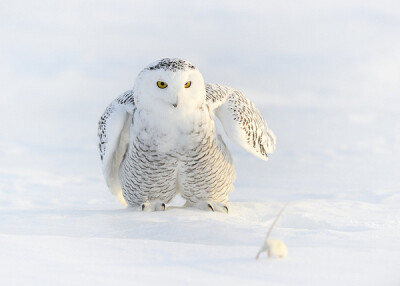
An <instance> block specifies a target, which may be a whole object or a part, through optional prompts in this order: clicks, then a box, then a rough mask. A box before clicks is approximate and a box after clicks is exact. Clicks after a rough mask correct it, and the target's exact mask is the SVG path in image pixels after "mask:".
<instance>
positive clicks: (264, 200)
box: [0, 1, 400, 286]
mask: <svg viewBox="0 0 400 286" xmlns="http://www.w3.org/2000/svg"><path fill="white" fill-rule="evenodd" d="M339 2H340V1H339ZM367 2H368V1H367ZM15 3H17V2H15ZM15 3H14V4H7V5H3V4H1V6H2V7H1V9H0V18H1V19H2V20H3V22H4V23H5V24H6V25H1V26H0V28H1V29H0V32H1V38H2V40H3V42H4V43H7V45H2V46H1V47H0V49H1V54H0V62H1V65H0V75H1V76H2V79H3V81H2V84H1V86H0V99H1V104H0V109H1V110H0V111H1V112H0V269H1V270H0V282H1V284H2V285H110V284H117V283H120V284H122V283H124V284H128V283H129V284H133V285H136V284H144V283H147V284H148V285H158V284H163V285H182V284H184V283H185V282H189V283H190V284H193V285H204V284H219V285H228V284H230V285H390V286H397V285H400V272H399V269H400V244H399V241H400V175H399V174H400V132H399V131H400V98H399V94H400V84H399V78H400V68H399V67H400V55H399V52H398V51H399V50H400V38H399V37H398V35H399V31H400V22H399V19H400V15H398V11H400V9H395V7H397V8H398V4H396V2H390V1H387V2H380V4H379V5H378V4H374V3H372V2H371V3H366V1H360V2H358V1H350V2H349V1H347V2H343V3H341V4H340V3H339V4H337V3H336V1H335V3H336V4H335V3H333V2H332V3H330V4H321V3H320V1H306V2H305V3H306V4H305V6H304V7H303V6H300V4H297V6H293V5H295V4H293V5H286V4H284V3H283V4H273V2H268V1H267V2H265V1H264V2H263V3H264V4H260V3H255V2H252V1H250V2H249V3H247V1H246V5H244V4H240V3H239V2H238V3H236V2H235V1H233V2H232V1H225V2H223V1H222V2H221V3H220V4H213V2H210V3H206V2H204V3H206V4H204V5H203V4H202V5H200V4H195V3H193V5H186V4H185V5H183V6H182V7H181V5H180V4H179V1H172V2H171V4H170V5H169V6H163V5H161V3H162V2H160V3H158V2H157V1H149V2H148V3H147V2H146V4H140V5H139V4H132V3H133V2H132V3H122V2H121V3H119V5H116V4H113V5H112V6H110V5H109V3H107V2H99V3H97V4H96V5H98V6H96V7H95V8H94V7H92V6H91V5H92V4H91V3H89V2H88V3H86V2H82V1H76V2H74V1H69V4H65V6H62V5H61V4H60V5H58V4H54V3H55V2H48V3H47V2H46V1H43V2H41V3H40V4H35V5H37V6H35V7H33V6H32V7H31V6H30V5H33V4H32V3H33V2H32V3H31V2H26V3H22V4H21V5H19V4H15ZM82 3H83V4H82ZM248 4H249V5H248ZM250 4H252V5H250ZM258 4H260V5H261V6H260V5H258ZM396 5H397V6H396ZM22 7H23V8H22ZM311 7H312V8H311ZM182 8H184V9H187V13H188V14H186V15H181V14H179V13H177V12H176V11H179V9H182ZM396 13H397V14H396ZM149 14H150V15H152V17H150V16H149ZM132 15H134V17H133V16H132ZM203 18H204V19H205V21H200V19H203ZM237 19H242V20H243V21H242V22H240V21H239V22H238V21H237ZM198 23H202V24H201V25H200V24H198ZM144 27H145V28H144ZM160 27H163V28H165V29H163V33H159V30H160ZM156 35H157V36H156ZM179 35H180V36H179ZM182 35H185V38H181V36H182ZM204 35H207V37H205V36H204ZM205 39H206V40H205ZM207 39H209V41H208V40H207ZM238 39H240V40H238ZM116 43H117V44H116ZM227 47H229V49H228V51H226V49H227ZM163 56H179V57H182V58H185V59H188V60H191V61H192V62H193V63H194V64H195V65H197V66H198V67H199V68H200V70H201V71H202V72H203V74H204V76H205V79H206V81H207V82H219V83H223V84H229V85H231V86H234V87H236V88H239V89H241V90H242V91H243V92H244V93H245V94H247V95H248V97H249V98H250V99H251V100H253V102H254V103H255V104H256V105H257V106H258V107H259V108H260V110H261V112H262V114H263V115H264V117H265V118H266V120H267V122H268V124H269V126H270V127H271V129H272V130H273V131H274V132H275V134H276V136H277V138H278V141H277V150H276V152H275V153H274V154H273V155H271V157H270V161H268V162H262V161H261V160H258V159H257V158H255V157H253V156H251V155H250V154H247V153H246V152H245V151H244V150H242V149H240V148H239V147H237V146H235V145H233V144H232V143H230V142H228V145H229V147H230V148H231V149H232V153H233V157H234V160H235V165H236V171H237V181H236V184H235V190H234V192H233V193H232V194H231V201H232V206H231V209H230V214H229V215H224V214H221V213H208V212H204V211H199V210H196V209H179V208H169V209H167V211H165V212H157V213H137V212H132V211H130V210H126V209H123V208H122V206H121V205H119V203H118V202H117V200H116V199H115V198H114V197H112V196H111V194H110V193H109V192H108V190H107V188H106V186H105V183H104V181H103V179H102V175H101V171H100V160H99V158H98V154H97V145H96V144H97V142H96V131H97V130H96V128H97V126H96V125H97V120H98V117H99V116H100V114H101V113H102V111H103V109H104V107H105V106H106V105H107V104H108V103H109V102H110V101H111V100H112V99H113V98H114V97H116V96H117V95H118V94H120V93H122V92H123V91H124V90H126V89H128V88H130V87H131V85H132V83H133V80H134V78H135V76H136V74H137V73H138V72H139V71H140V69H141V68H142V67H143V66H144V65H146V64H148V63H150V62H152V61H154V60H156V59H158V58H161V57H163ZM285 203H288V206H287V208H286V210H285V212H284V214H283V216H282V217H281V219H280V220H279V221H278V224H277V225H276V228H275V229H274V231H273V233H272V237H275V238H279V239H281V240H283V241H284V242H285V243H286V244H287V246H288V248H289V255H288V257H287V258H285V259H267V258H266V257H265V256H263V257H262V259H260V260H258V261H255V260H254V257H255V255H256V253H257V251H258V249H259V247H260V246H261V244H262V242H263V239H264V237H265V234H266V232H267V230H268V227H269V225H270V224H271V222H272V220H273V219H274V217H275V215H276V214H277V213H278V212H279V210H280V208H281V207H282V206H283V205H284V204H285Z"/></svg>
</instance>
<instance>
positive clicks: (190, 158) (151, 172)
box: [120, 108, 235, 205]
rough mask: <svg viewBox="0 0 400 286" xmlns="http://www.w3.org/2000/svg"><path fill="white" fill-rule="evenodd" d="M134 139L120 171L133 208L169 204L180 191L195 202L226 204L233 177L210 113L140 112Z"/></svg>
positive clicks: (225, 151) (133, 130)
mask: <svg viewBox="0 0 400 286" xmlns="http://www.w3.org/2000/svg"><path fill="white" fill-rule="evenodd" d="M177 111H178V112H179V110H177ZM130 136H131V140H130V145H129V148H128V152H127V156H126V157H125V159H124V161H123V163H122V164H121V168H120V179H121V185H122V189H123V195H124V197H125V199H126V200H127V201H128V203H129V204H130V205H136V204H138V203H144V202H145V201H147V200H149V201H151V200H161V201H164V202H168V201H170V200H171V199H172V197H173V196H174V195H175V193H176V192H177V191H180V193H181V194H182V196H183V197H184V198H186V199H188V200H189V201H190V202H192V203H195V202H196V201H200V200H207V199H212V200H217V201H224V200H225V198H226V200H227V194H228V193H229V192H230V191H231V190H232V189H233V181H234V179H235V172H234V168H233V164H232V159H231V156H230V153H229V151H228V149H227V148H226V146H225V144H224V143H223V141H222V139H221V138H220V137H219V136H218V137H217V138H215V136H214V121H213V119H212V118H211V117H210V114H209V112H208V109H207V108H201V109H199V110H197V111H196V112H192V113H189V114H188V113H183V112H182V114H179V113H178V114H169V113H167V112H166V113H164V114H154V113H148V112H140V111H136V112H135V113H134V115H133V125H132V127H131V134H130Z"/></svg>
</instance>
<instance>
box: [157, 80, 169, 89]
mask: <svg viewBox="0 0 400 286" xmlns="http://www.w3.org/2000/svg"><path fill="white" fill-rule="evenodd" d="M157 86H158V87H159V88H166V87H167V86H168V84H166V83H165V82H163V81H157Z"/></svg>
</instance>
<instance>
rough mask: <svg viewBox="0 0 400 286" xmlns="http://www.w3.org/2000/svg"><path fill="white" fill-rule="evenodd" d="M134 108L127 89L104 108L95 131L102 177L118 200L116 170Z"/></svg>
mask: <svg viewBox="0 0 400 286" xmlns="http://www.w3.org/2000/svg"><path fill="white" fill-rule="evenodd" d="M134 109H135V101H134V99H133V91H132V90H128V91H126V92H125V93H123V94H122V95H120V96H119V97H118V98H116V99H115V100H114V101H113V102H111V104H110V105H109V106H108V107H107V108H106V110H105V111H104V113H103V115H102V116H101V117H100V120H99V129H98V132H97V135H98V137H99V149H100V158H101V162H102V169H103V175H104V178H105V180H106V182H107V185H108V187H109V188H110V190H111V192H112V193H113V194H114V195H116V196H118V198H119V199H120V200H121V199H123V198H122V193H121V184H120V182H119V177H118V171H119V167H120V165H121V162H122V160H123V158H124V156H125V153H126V151H127V149H128V145H129V129H130V125H131V123H132V114H133V112H134ZM121 202H122V201H121Z"/></svg>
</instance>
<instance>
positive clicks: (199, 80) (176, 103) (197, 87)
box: [133, 58, 206, 112]
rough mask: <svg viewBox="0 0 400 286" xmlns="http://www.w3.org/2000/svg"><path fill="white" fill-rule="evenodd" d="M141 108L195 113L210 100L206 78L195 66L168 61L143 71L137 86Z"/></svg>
mask: <svg viewBox="0 0 400 286" xmlns="http://www.w3.org/2000/svg"><path fill="white" fill-rule="evenodd" d="M133 92H134V97H135V104H136V106H137V108H138V109H141V110H149V111H153V110H154V111H162V110H165V109H168V111H171V112H175V111H178V110H186V111H188V110H191V109H195V108H198V107H200V106H203V105H204V103H205V100H206V92H205V84H204V79H203V76H202V75H201V73H200V72H199V70H198V69H197V68H196V67H195V66H193V65H192V64H191V63H189V62H187V61H184V60H181V59H176V58H165V59H162V60H159V61H156V62H154V63H152V64H150V65H149V66H147V67H146V68H145V69H143V70H142V71H141V72H140V73H139V75H138V76H137V78H136V81H135V84H134V86H133Z"/></svg>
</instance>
